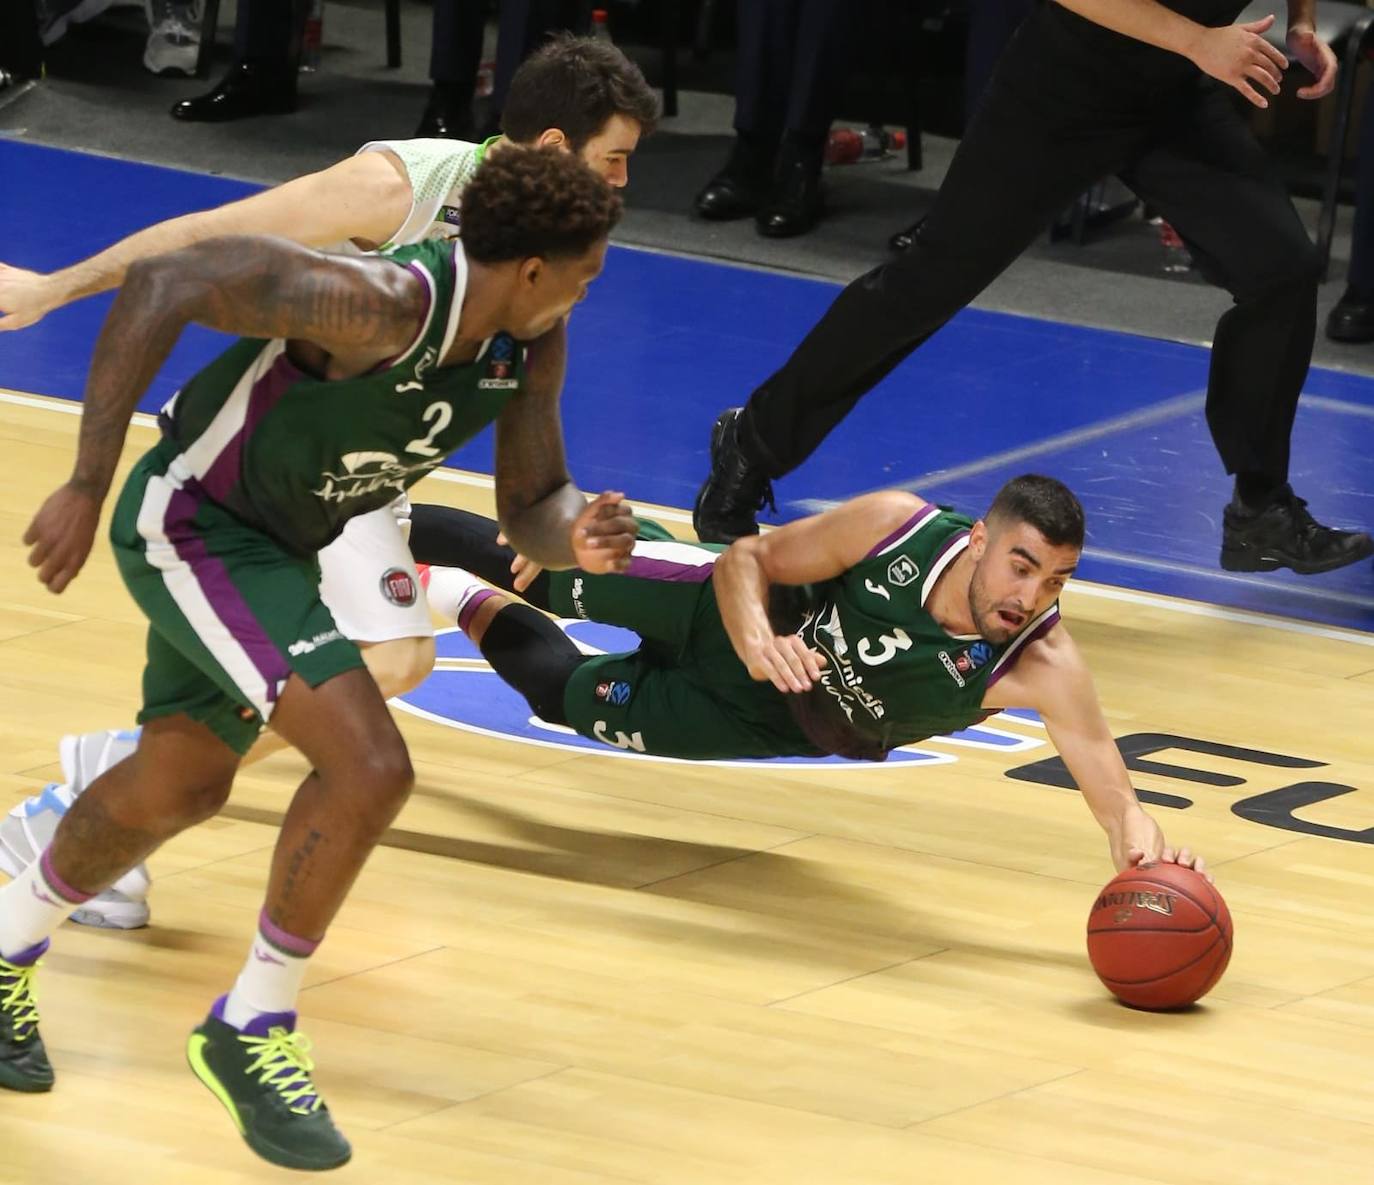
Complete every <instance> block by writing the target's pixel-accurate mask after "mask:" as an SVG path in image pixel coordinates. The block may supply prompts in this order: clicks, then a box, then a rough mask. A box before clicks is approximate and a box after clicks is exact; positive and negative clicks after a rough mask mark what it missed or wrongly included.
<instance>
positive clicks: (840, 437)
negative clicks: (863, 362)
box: [0, 139, 1374, 629]
mask: <svg viewBox="0 0 1374 1185" xmlns="http://www.w3.org/2000/svg"><path fill="white" fill-rule="evenodd" d="M254 188H255V187H254V186H251V185H248V184H245V183H242V182H234V181H227V180H224V179H223V178H217V177H207V176H202V175H199V174H193V173H185V172H181V171H178V170H173V169H165V168H158V167H154V166H150V165H141V164H133V163H129V162H126V161H119V160H113V159H108V158H104V157H96V156H89V155H84V154H81V153H74V152H68V151H63V150H58V149H49V148H43V147H38V146H34V145H29V144H23V143H19V142H16V141H12V140H4V139H0V226H3V227H4V229H5V234H4V247H3V251H2V252H0V258H3V259H4V260H5V261H6V262H9V263H14V264H18V265H21V266H26V267H32V268H38V269H41V270H45V271H47V270H52V269H54V268H57V267H61V266H63V265H65V264H67V263H70V262H72V261H74V260H77V259H80V258H82V257H83V256H85V255H88V254H90V253H92V252H94V251H96V250H99V249H100V248H102V247H104V246H106V245H107V244H109V243H111V242H113V241H114V240H115V239H117V238H119V237H121V236H123V235H125V234H128V233H130V232H131V231H134V230H137V229H139V228H140V227H142V226H145V225H147V224H149V223H151V222H155V221H157V220H159V219H162V218H166V217H169V216H172V215H174V214H178V213H182V212H185V211H188V210H194V209H200V208H204V207H206V206H209V205H215V204H218V203H221V202H225V201H229V200H231V199H233V198H235V197H239V196H242V195H244V194H247V193H250V192H252V191H253V190H254ZM58 194H61V195H74V197H72V198H68V199H65V200H66V202H69V203H70V204H58V203H57V202H56V201H55V199H54V195H58ZM630 200H631V201H633V186H631V190H630ZM836 291H837V287H836V286H835V285H833V284H830V283H824V282H820V281H812V280H806V279H800V278H796V277H791V276H782V275H775V274H771V273H764V272H758V271H752V270H747V269H744V268H737V267H730V266H726V265H722V264H718V263H707V262H700V261H696V260H689V259H682V258H677V257H672V256H665V255H659V254H654V253H650V252H644V251H637V250H632V249H616V250H614V251H612V252H611V254H610V257H609V259H608V261H607V267H606V272H605V275H604V276H603V277H602V279H601V280H599V281H598V282H597V283H596V284H595V285H594V286H593V288H592V292H591V295H590V296H589V297H588V299H587V301H586V302H585V303H584V304H583V305H582V306H581V307H580V308H579V309H578V311H577V313H576V315H575V316H574V318H573V327H572V348H571V358H570V360H569V368H568V385H567V390H566V393H565V396H564V419H565V424H566V432H567V439H568V453H569V459H570V462H571V466H572V470H573V472H574V474H575V475H576V476H577V478H578V480H579V482H580V483H581V484H582V485H583V486H584V487H586V488H591V489H595V488H601V487H615V488H622V489H624V490H626V491H627V492H628V493H629V494H630V496H631V497H639V498H643V499H645V500H647V501H653V502H658V503H664V504H667V505H672V506H683V507H686V506H690V505H691V501H692V498H693V496H694V494H695V490H696V486H697V483H698V482H699V481H700V479H701V477H702V476H703V475H704V473H705V469H706V445H707V435H708V430H709V427H710V424H711V422H712V420H713V419H714V418H715V416H716V414H717V413H718V412H719V411H720V410H721V408H723V407H725V406H728V405H730V404H732V403H739V402H742V401H743V400H744V398H745V397H746V396H747V395H748V394H749V392H750V390H751V389H752V387H753V386H754V385H755V384H756V383H757V382H759V381H760V380H762V379H763V378H765V377H766V376H767V375H768V374H769V373H770V372H771V371H772V370H773V369H775V368H776V367H777V366H778V365H780V364H781V363H782V362H783V360H784V359H785V358H786V357H787V354H788V353H789V351H790V350H791V348H792V347H793V346H794V345H795V343H796V342H797V341H798V340H800V338H801V337H802V336H803V335H804V333H805V332H806V330H807V329H808V328H809V327H810V326H811V325H812V324H813V323H814V322H815V320H816V319H817V318H819V316H820V315H821V313H822V312H823V311H824V309H825V308H826V307H827V305H828V304H829V302H830V301H831V300H832V299H833V298H834V296H835V293H836ZM1225 300H1226V298H1225V296H1224V295H1223V294H1221V293H1218V294H1217V308H1218V312H1220V310H1221V309H1222V307H1223V305H1224V301H1225ZM108 301H109V298H108V297H105V298H99V299H95V300H88V301H85V302H82V303H80V304H78V305H77V306H75V307H73V308H69V309H65V310H62V311H61V312H59V313H56V314H53V315H51V316H49V317H48V318H47V319H46V320H45V321H43V322H42V323H41V324H39V325H38V326H36V327H34V328H31V329H28V330H25V331H24V332H22V333H17V334H0V386H5V387H9V388H11V389H14V390H18V391H28V392H35V393H39V394H45V395H56V396H61V397H63V398H68V399H79V398H80V397H81V388H82V383H83V380H84V375H85V370H86V366H87V364H88V362H89V359H90V354H91V349H92V346H93V344H94V340H95V336H96V333H97V331H98V328H99V325H100V320H101V318H102V317H103V315H104V312H105V310H106V308H107V307H108ZM1210 330H1211V326H1210V325H1208V326H1199V332H1200V335H1202V334H1208V333H1210ZM218 342H219V339H218V338H217V336H216V335H215V334H211V333H208V332H206V331H203V330H198V329H193V330H191V331H189V332H188V333H187V334H186V336H185V338H184V339H183V341H182V342H181V344H180V345H179V346H178V347H177V350H176V351H175V353H174V354H173V356H172V358H171V360H170V361H169V363H168V365H167V366H166V367H165V368H164V370H163V373H162V375H161V376H160V377H159V379H158V380H157V382H156V383H155V384H154V386H153V389H152V391H151V392H150V393H149V395H148V397H147V398H146V399H145V400H144V402H143V404H142V407H143V409H144V410H149V411H151V410H156V408H157V407H158V406H159V405H160V404H161V403H162V402H163V400H164V399H166V397H167V396H168V395H170V394H171V392H172V391H173V390H174V389H175V387H176V386H177V385H178V384H179V382H180V381H181V380H182V379H184V378H185V377H186V376H187V375H188V374H190V373H191V372H192V371H193V370H194V369H195V368H196V367H197V366H199V365H200V364H201V363H202V362H204V361H205V360H206V359H208V358H209V357H210V356H211V355H212V354H213V353H214V352H215V351H216V349H217V348H218ZM1206 375H1207V352H1206V351H1205V350H1202V349H1199V348H1197V347H1194V346H1185V345H1180V344H1177V343H1173V342H1164V341H1158V340H1154V339H1150V338H1143V337H1136V336H1133V335H1130V334H1125V333H1113V332H1106V331H1102V330H1092V329H1081V328H1076V327H1073V326H1066V325H1060V324H1057V323H1055V322H1050V321H1041V320H1036V319H1033V318H1026V317H1013V316H1008V315H1005V314H999V313H989V312H981V311H977V310H969V311H966V312H965V313H963V314H961V315H960V316H959V317H957V318H956V319H955V320H954V321H953V322H952V323H951V324H950V325H949V326H948V327H947V328H946V329H945V330H943V331H942V332H941V333H940V334H938V335H937V336H936V337H935V338H934V339H933V340H932V341H930V342H929V343H928V344H927V345H926V346H925V347H923V348H922V349H921V350H919V351H918V352H917V353H916V354H915V355H914V356H913V357H912V358H910V359H908V360H907V362H906V363H905V364H903V365H902V366H901V367H899V368H898V369H897V370H896V371H895V372H894V373H893V374H892V375H891V376H890V377H889V378H888V379H887V380H886V381H885V382H883V383H882V384H881V386H879V387H878V388H876V389H875V390H874V391H873V392H872V393H871V394H870V395H869V396H867V397H866V398H865V399H864V401H863V402H862V403H861V404H860V405H859V407H858V408H857V409H856V411H855V412H854V414H852V415H851V416H850V417H849V419H848V420H847V421H846V422H845V423H844V424H843V425H841V427H840V428H839V429H838V430H837V431H836V432H835V433H834V434H833V435H832V436H831V437H830V439H829V440H828V441H827V442H826V443H825V444H824V445H823V446H822V448H821V449H820V451H819V453H818V454H817V455H816V456H815V457H813V458H812V459H811V461H809V462H808V463H807V464H806V465H805V466H804V467H803V468H802V469H801V470H799V471H798V472H797V473H796V474H794V475H792V476H791V477H790V478H788V479H787V480H786V481H785V482H783V483H782V485H781V488H780V490H779V496H780V500H779V517H780V518H783V519H786V518H793V517H796V516H798V515H800V514H803V513H806V512H807V510H809V509H813V508H815V507H817V506H819V505H823V504H825V503H827V502H830V501H834V500H838V499H842V498H844V497H847V496H849V495H852V494H855V493H858V492H861V491H865V490H871V489H875V488H878V487H882V486H890V485H901V486H905V487H907V488H910V489H913V490H916V491H918V492H920V493H922V494H923V495H925V496H927V497H931V498H934V499H936V500H938V501H941V502H944V503H947V504H953V505H956V506H958V507H960V508H961V509H966V510H970V511H974V512H976V511H978V510H980V509H981V508H983V507H984V506H985V505H986V504H987V502H988V500H989V499H990V497H991V495H992V493H993V491H995V489H996V488H997V486H998V485H999V484H1000V483H1001V482H1002V481H1003V480H1005V479H1006V478H1007V477H1009V476H1012V475H1014V474H1016V473H1019V472H1025V471H1027V470H1039V471H1042V472H1047V473H1052V474H1054V475H1055V476H1057V477H1060V478H1062V479H1063V480H1065V481H1066V482H1068V483H1069V485H1070V486H1072V487H1073V489H1074V490H1076V491H1077V492H1078V494H1079V495H1080V496H1081V497H1082V499H1083V502H1084V505H1085V507H1086V509H1087V512H1088V527H1089V548H1088V552H1087V554H1086V555H1085V558H1084V561H1083V565H1082V568H1081V574H1082V575H1083V576H1085V577H1086V578H1088V579H1091V580H1096V581H1101V582H1104V583H1108V584H1116V585H1121V586H1124V587H1129V588H1138V589H1146V590H1153V591H1158V592H1166V593H1172V594H1176V595H1180V596H1187V597H1193V598H1196V599H1199V600H1205V601H1210V602H1213V603H1215V604H1221V605H1230V606H1236V607H1241V608H1247V609H1258V610H1264V611H1268V612H1272V613H1279V614H1283V615H1286V616H1291V617H1298V618H1303V619H1307V620H1311V621H1320V622H1325V623H1329V624H1335V625H1345V626H1352V627H1355V628H1360V629H1371V628H1374V573H1372V572H1371V569H1370V567H1369V565H1367V564H1362V565H1358V566H1356V567H1353V568H1349V569H1346V570H1344V571H1342V572H1334V573H1329V574H1327V575H1325V576H1319V577H1297V576H1293V575H1291V574H1289V573H1283V574H1274V575H1262V576H1249V575H1245V576H1240V575H1232V574H1229V573H1223V572H1221V571H1220V570H1219V569H1218V568H1217V564H1216V557H1217V549H1218V544H1219V539H1220V516H1221V508H1222V505H1223V503H1224V502H1225V501H1226V499H1227V497H1228V494H1229V481H1228V479H1227V478H1226V477H1225V475H1224V474H1223V473H1222V472H1221V467H1220V463H1219V462H1218V461H1217V459H1216V456H1215V453H1214V452H1213V449H1212V445H1211V441H1210V439H1209V438H1208V435H1207V429H1206V424H1205V422H1204V420H1203V416H1202V392H1203V391H1204V389H1205V387H1206ZM1371 454H1374V380H1372V379H1369V378H1365V377H1360V376H1353V375H1346V374H1341V373H1338V372H1335V371H1326V370H1313V372H1312V374H1311V376H1310V377H1309V379H1308V383H1307V390H1306V394H1305V395H1304V402H1303V406H1302V407H1301V409H1300V410H1299V413H1298V423H1297V431H1296V435H1295V438H1294V463H1293V482H1294V485H1295V486H1296V488H1297V489H1298V490H1299V492H1300V493H1302V494H1304V495H1305V496H1306V497H1308V498H1309V499H1310V500H1311V502H1312V505H1313V509H1314V510H1315V511H1316V513H1317V515H1318V517H1319V518H1321V519H1323V520H1324V521H1328V522H1333V523H1338V524H1342V525H1363V526H1369V525H1371V524H1374V492H1372V490H1371V487H1374V481H1372V480H1371V473H1370V466H1369V458H1370V456H1371ZM451 460H452V464H454V465H456V466H458V467H460V468H465V469H475V470H483V471H487V472H489V471H490V468H491V446H490V441H489V439H486V438H483V439H481V440H479V441H476V442H473V443H472V444H471V445H469V446H468V447H466V448H464V449H463V450H461V451H460V452H458V453H456V454H455V455H454V456H453V458H452V459H451ZM35 496H36V495H35Z"/></svg>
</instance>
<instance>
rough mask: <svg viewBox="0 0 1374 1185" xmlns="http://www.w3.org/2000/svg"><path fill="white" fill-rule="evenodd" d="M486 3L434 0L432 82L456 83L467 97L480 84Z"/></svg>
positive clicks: (479, 0) (430, 75)
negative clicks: (479, 72)
mask: <svg viewBox="0 0 1374 1185" xmlns="http://www.w3.org/2000/svg"><path fill="white" fill-rule="evenodd" d="M486 28H487V6H486V4H484V3H483V2H482V0H434V22H433V24H432V26H431V35H430V43H429V78H430V81H431V82H440V83H447V84H449V85H451V86H455V87H457V88H458V89H459V90H461V92H462V93H463V94H464V95H466V96H467V97H468V98H471V97H472V92H473V91H474V90H475V89H476V87H477V71H478V69H479V68H480V67H481V65H482V38H483V35H484V34H485V33H486Z"/></svg>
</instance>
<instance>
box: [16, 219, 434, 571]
mask: <svg viewBox="0 0 1374 1185" xmlns="http://www.w3.org/2000/svg"><path fill="white" fill-rule="evenodd" d="M427 299H428V298H427V294H426V292H425V289H424V285H423V283H422V282H421V280H420V279H419V278H418V277H417V276H416V275H415V274H414V273H412V272H411V271H409V270H408V269H406V268H402V267H397V266H396V265H395V264H392V263H388V262H387V261H385V260H382V259H345V258H341V257H338V256H328V255H322V254H320V253H319V252H317V251H311V250H308V249H307V248H304V247H301V246H299V245H298V244H295V243H289V242H287V241H285V240H284V239H268V238H254V237H248V236H244V237H237V238H226V239H212V240H208V241H207V242H205V243H201V244H197V245H196V246H194V247H187V248H185V249H184V250H181V251H176V252H173V253H171V254H169V255H159V256H155V257H153V258H152V259H146V260H140V261H139V262H138V263H136V264H135V265H134V266H133V267H131V268H130V269H129V273H128V276H127V278H126V280H125V283H124V285H123V287H122V288H121V289H120V293H119V296H118V297H117V298H116V299H115V302H114V304H113V305H112V306H111V308H110V312H109V315H108V316H107V317H106V318H105V324H104V326H103V327H102V328H101V331H100V337H99V338H98V339H97V341H96V347H95V356H94V358H93V359H92V361H91V369H90V374H89V375H88V376H87V379H86V392H85V396H84V406H83V408H82V413H81V433H80V440H79V444H78V446H77V457H76V465H75V468H74V469H73V472H72V476H71V478H70V480H69V481H68V482H67V483H66V484H65V485H64V486H62V487H61V488H60V489H59V490H58V491H57V492H56V493H54V494H53V495H52V496H51V497H50V498H49V499H48V500H47V502H45V503H44V504H43V506H42V507H41V508H40V509H39V511H38V514H37V515H36V516H35V517H34V520H33V522H32V523H31V524H30V526H29V529H28V531H27V532H26V533H25V535H24V542H25V543H28V544H31V545H32V550H31V551H30V553H29V563H30V564H31V565H32V566H33V567H36V568H37V569H38V570H39V571H38V578H39V579H40V580H41V581H42V582H43V583H44V584H46V585H47V586H48V588H49V589H51V590H52V591H53V592H55V593H59V592H61V591H62V590H63V589H64V588H66V586H67V585H68V584H69V583H70V582H71V580H72V578H73V577H75V576H76V574H77V572H79V571H80V570H81V567H82V565H83V564H84V563H85V562H86V558H87V556H88V555H89V554H90V550H91V544H92V541H93V540H94V537H95V526H96V521H97V519H98V518H99V515H100V506H101V504H102V503H103V502H104V500H105V496H106V494H107V493H108V492H109V489H110V482H111V480H112V479H113V477H114V471H115V465H116V464H117V463H118V461H119V455H120V452H121V451H122V449H123V447H124V437H125V434H126V433H127V432H128V428H129V420H130V419H131V418H132V416H133V412H134V408H135V406H137V404H138V400H139V397H140V396H141V395H142V394H143V392H144V391H146V390H147V388H148V384H149V383H150V382H152V379H153V376H154V375H155V374H156V373H157V371H158V368H159V367H161V365H162V363H163V362H164V361H165V360H166V358H167V355H168V354H169V353H170V352H171V349H172V346H173V345H174V344H175V343H176V340H177V338H178V337H179V336H180V334H181V331H182V329H184V328H185V327H186V325H188V324H189V323H190V322H192V321H195V322H198V323H200V324H202V325H207V326H209V327H210V328H212V329H220V330H223V331H225V332H227V333H234V334H240V335H242V336H245V337H262V338H275V337H285V338H295V339H302V340H306V341H310V342H313V343H315V344H316V345H318V346H320V347H322V348H323V349H324V350H326V351H328V352H329V353H330V354H334V355H340V356H346V357H348V358H349V359H350V360H351V361H353V362H356V363H363V362H366V361H379V360H381V359H384V358H387V357H389V356H391V355H393V354H395V353H398V352H399V351H401V350H403V349H404V348H405V347H406V346H407V345H409V344H410V342H411V341H412V340H413V338H414V336H415V333H416V331H417V330H418V328H419V326H420V323H421V321H422V319H423V317H424V312H425V307H426V301H427Z"/></svg>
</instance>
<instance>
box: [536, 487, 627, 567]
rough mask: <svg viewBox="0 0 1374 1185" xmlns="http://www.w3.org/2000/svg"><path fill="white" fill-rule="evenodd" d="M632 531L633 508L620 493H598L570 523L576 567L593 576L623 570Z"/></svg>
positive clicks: (625, 564)
mask: <svg viewBox="0 0 1374 1185" xmlns="http://www.w3.org/2000/svg"><path fill="white" fill-rule="evenodd" d="M636 531H637V528H636V526H635V519H634V511H633V510H632V509H631V508H630V504H629V503H628V502H626V501H625V495H624V494H619V493H604V494H598V495H597V496H596V497H595V498H593V499H592V500H591V501H590V502H588V503H587V507H586V509H585V510H583V511H582V513H581V514H579V515H578V516H577V519H576V521H575V522H574V523H573V529H572V550H573V558H574V559H575V560H576V561H577V566H578V567H579V568H581V569H582V570H583V571H584V572H591V573H592V574H593V575H596V576H600V575H603V574H604V573H607V572H623V571H625V569H626V568H628V567H629V566H630V552H631V551H633V550H634V545H635V535H636ZM513 570H514V569H513V568H512V571H513ZM530 579H531V580H533V579H534V577H533V576H531V577H530Z"/></svg>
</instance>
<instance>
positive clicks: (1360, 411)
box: [1298, 395, 1374, 420]
mask: <svg viewBox="0 0 1374 1185" xmlns="http://www.w3.org/2000/svg"><path fill="white" fill-rule="evenodd" d="M1303 408H1315V409H1316V410H1317V411H1334V412H1339V413H1340V414H1342V415H1347V416H1364V417H1365V419H1368V420H1374V407H1369V406H1368V405H1367V404H1364V403H1351V402H1350V400H1348V399H1333V398H1332V397H1331V396H1330V395H1304V396H1303V397H1302V399H1301V400H1300V401H1299V403H1298V410H1299V411H1302V410H1303Z"/></svg>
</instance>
